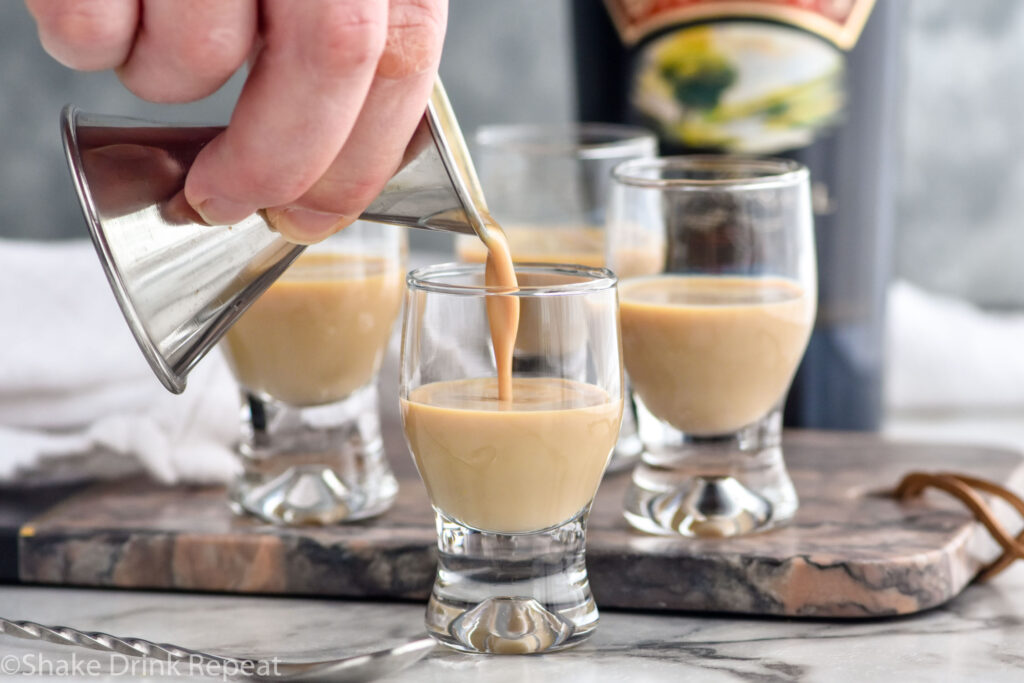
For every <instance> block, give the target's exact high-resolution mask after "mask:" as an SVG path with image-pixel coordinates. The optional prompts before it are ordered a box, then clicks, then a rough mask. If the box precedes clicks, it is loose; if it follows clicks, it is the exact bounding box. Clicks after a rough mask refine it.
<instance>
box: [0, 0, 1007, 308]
mask: <svg viewBox="0 0 1024 683" xmlns="http://www.w3.org/2000/svg"><path fill="white" fill-rule="evenodd" d="M595 1H597V0H595ZM450 2H451V19H450V23H449V29H448V38H447V42H446V46H445V53H444V61H443V64H442V74H443V76H444V79H445V84H446V86H447V87H448V90H449V94H450V95H451V98H452V100H453V103H454V105H455V108H456V111H457V112H458V114H459V118H460V121H461V122H462V124H463V127H464V128H466V129H467V130H471V129H473V128H474V127H476V126H478V125H480V124H483V123H492V122H512V121H516V122H533V121H560V120H568V119H571V118H572V117H573V101H574V96H573V91H572V85H571V84H572V78H571V75H572V71H571V62H570V60H571V54H570V51H571V45H570V43H569V41H568V37H569V31H570V30H571V27H570V24H569V21H568V10H567V4H566V3H564V2H562V1H561V0H511V1H508V2H479V0H450ZM879 2H907V3H908V4H909V13H908V15H909V16H908V22H907V26H906V34H905V48H906V60H907V68H906V69H905V71H906V83H905V87H904V98H903V102H902V117H903V121H902V128H903V131H904V134H903V136H902V138H901V145H902V146H901V149H900V158H901V162H900V168H899V173H898V175H897V177H898V178H899V188H898V196H899V207H898V210H899V213H898V220H897V231H896V275H897V276H898V277H902V278H906V279H909V280H911V281H912V282H915V283H917V284H919V285H921V286H923V287H926V288H928V289H931V290H933V291H936V292H941V293H945V294H954V295H958V296H963V297H965V298H968V299H970V300H972V301H974V302H977V303H979V304H981V305H983V306H986V307H991V308H1015V309H1021V308H1024V226H1022V225H1021V223H1022V218H1021V217H1022V216H1024V124H1022V121H1024V2H1006V1H1005V0H972V1H971V2H963V0H879ZM0 70H2V74H3V77H2V89H3V95H2V97H0V121H2V123H3V125H2V126H0V154H2V159H3V163H2V164H0V236H4V237H17V238H30V239H63V238H75V237H79V238H80V237H84V236H85V234H86V232H85V226H84V224H83V222H82V218H81V215H80V213H79V209H78V206H77V204H76V201H75V199H74V196H73V193H72V190H71V186H70V184H69V181H68V179H67V171H66V168H65V164H64V160H63V157H62V153H61V150H60V143H59V139H58V135H57V117H58V112H59V111H60V108H61V106H62V105H63V104H64V103H66V102H74V103H75V104H77V105H79V106H80V107H82V108H83V109H86V110H89V111H98V112H105V113H119V114H125V115H131V116H141V117H149V118H154V119H159V120H167V121H193V122H211V121H212V122H222V121H225V120H226V119H227V116H228V114H229V112H230V108H231V104H232V102H233V101H234V98H235V96H236V95H237V92H238V89H239V87H240V85H241V79H240V78H239V77H236V78H235V79H233V80H232V81H231V82H230V83H229V84H228V85H226V86H225V87H224V88H223V89H222V90H221V91H220V92H218V93H217V94H216V95H214V96H212V97H210V98H208V99H207V100H204V101H202V102H198V103H195V104H190V105H173V106H169V105H159V106H158V105H152V104H148V103H145V102H142V101H140V100H138V99H137V98H135V97H134V96H132V95H131V94H129V93H128V92H127V91H125V90H124V89H123V88H121V86H120V85H119V84H118V82H117V80H116V78H114V76H113V75H112V74H110V73H101V74H82V73H75V72H72V71H70V70H67V69H65V68H63V67H61V66H60V65H58V64H57V63H55V62H54V61H52V60H51V59H50V58H49V57H48V56H47V55H46V54H45V53H44V52H43V50H42V48H41V47H40V46H39V44H38V41H37V39H36V35H35V28H34V24H33V22H32V20H31V18H30V17H29V15H28V13H27V11H26V10H25V8H24V6H23V5H22V3H21V2H17V1H14V0H8V1H7V2H3V3H0ZM447 242H448V240H447V237H446V236H442V235H431V234H428V233H417V235H416V243H417V244H419V245H424V246H431V247H434V248H446V246H447Z"/></svg>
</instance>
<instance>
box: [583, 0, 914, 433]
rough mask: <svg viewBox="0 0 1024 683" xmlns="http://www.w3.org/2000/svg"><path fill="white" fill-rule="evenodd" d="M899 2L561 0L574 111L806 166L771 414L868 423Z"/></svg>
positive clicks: (665, 142) (889, 191) (691, 148)
mask: <svg viewBox="0 0 1024 683" xmlns="http://www.w3.org/2000/svg"><path fill="white" fill-rule="evenodd" d="M903 13H904V3H902V2H898V1H896V2H894V1H893V0H880V1H879V2H878V3H877V4H876V3H875V2H874V0H788V1H787V0H743V1H742V2H737V1H736V0H659V1H658V2H653V1H648V0H642V1H641V0H606V2H600V0H573V20H574V42H575V56H576V80H577V98H578V104H579V112H578V113H579V117H580V119H581V120H584V121H624V122H630V123H638V124H642V125H646V126H648V127H650V128H651V129H652V130H654V131H656V132H657V133H658V137H659V140H660V145H661V152H662V154H684V153H688V152H709V151H711V152H732V153H746V154H763V155H771V156H782V157H789V158H792V159H796V160H797V161H800V162H802V163H804V164H806V165H807V166H808V167H809V168H810V170H811V180H812V194H813V200H814V211H815V231H816V236H817V243H818V244H817V246H818V273H819V275H818V277H819V305H818V318H817V324H816V326H815V330H814V334H813V335H812V338H811V342H810V345H809V347H808V349H807V354H806V356H805V357H804V361H803V364H802V365H801V367H800V370H799V371H798V373H797V377H796V379H795V380H794V382H793V387H792V388H791V390H790V393H789V400H788V402H787V404H786V423H787V424H789V425H792V426H799V427H813V428H823V429H858V430H871V429H877V428H878V426H879V423H880V420H881V413H882V376H883V364H884V317H885V290H886V286H887V284H888V281H889V275H890V263H891V244H892V240H891V233H892V224H893V211H894V196H893V182H894V164H893V162H894V151H895V149H894V147H895V144H894V143H895V135H896V100H897V97H896V93H897V87H898V82H899V78H900V76H901V69H900V66H901V56H902V50H901V45H902V43H901V36H900V32H899V27H900V26H901V24H902V19H903Z"/></svg>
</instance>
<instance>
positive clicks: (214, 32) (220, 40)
mask: <svg viewBox="0 0 1024 683" xmlns="http://www.w3.org/2000/svg"><path fill="white" fill-rule="evenodd" d="M248 52H249V41H248V40H246V39H245V38H244V37H243V36H241V35H240V34H239V32H238V31H235V30H233V29H231V28H227V27H210V28H208V29H207V30H203V31H199V32H194V33H192V34H190V35H189V36H187V37H186V38H185V40H184V41H183V42H182V44H181V46H180V47H179V48H178V49H177V61H178V67H179V69H180V70H181V71H182V72H183V73H188V74H195V75H198V76H205V77H211V78H215V79H218V80H219V79H223V78H226V77H228V76H230V75H231V74H232V73H234V71H235V70H236V69H238V67H240V66H241V65H242V62H244V61H245V58H246V56H247V55H248Z"/></svg>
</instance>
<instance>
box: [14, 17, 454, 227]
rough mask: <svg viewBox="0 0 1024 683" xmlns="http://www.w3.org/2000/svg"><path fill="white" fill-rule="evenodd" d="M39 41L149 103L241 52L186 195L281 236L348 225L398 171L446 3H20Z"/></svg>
mask: <svg viewBox="0 0 1024 683" xmlns="http://www.w3.org/2000/svg"><path fill="white" fill-rule="evenodd" d="M26 3H27V5H28V8H29V11H30V12H31V13H32V15H33V16H34V17H35V19H36V23H37V24H38V28H39V36H40V39H41V41H42V44H43V47H44V48H46V50H47V52H49V53H50V54H51V55H52V56H53V57H54V58H56V59H57V60H58V61H60V62H61V63H63V64H65V65H67V66H70V67H72V68H75V69H81V70H101V69H109V68H113V69H116V71H117V74H118V76H119V78H120V79H121V82H122V83H124V84H125V86H126V87H127V88H128V89H129V90H131V91H132V92H133V93H135V94H136V95H138V96H139V97H142V98H143V99H147V100H151V101H154V102H186V101H190V100H195V99H199V98H202V97H205V96H207V95H209V94H210V93H212V92H214V91H215V90H217V89H218V88H219V87H220V86H221V85H223V84H224V82H225V81H227V80H228V78H230V77H231V75H232V74H233V73H234V72H235V71H236V70H238V69H239V68H240V67H241V66H242V64H243V63H244V62H245V61H246V59H249V60H250V64H251V67H252V68H251V70H250V72H249V75H248V78H247V79H246V82H245V86H244V88H243V89H242V94H241V95H240V96H239V98H238V102H237V103H236V105H235V109H234V112H233V113H232V115H231V121H230V123H229V125H228V127H227V129H226V130H225V131H224V132H223V133H222V134H220V135H219V136H217V138H215V139H214V140H213V141H212V142H210V144H209V145H207V146H206V147H205V148H204V149H203V151H202V152H201V153H200V154H199V156H198V158H197V159H196V162H195V164H194V165H193V167H192V169H191V171H190V172H189V174H188V178H187V180H186V183H185V196H186V198H187V199H188V202H189V203H190V204H191V205H192V206H193V207H194V208H195V209H196V210H197V211H198V212H199V213H200V215H202V216H203V218H204V219H205V220H206V221H207V222H208V223H211V224H230V223H236V222H238V221H240V220H241V219H243V218H244V217H246V216H248V215H249V214H251V213H253V212H254V211H255V210H257V209H259V208H266V207H272V208H269V210H268V214H269V215H270V217H271V220H272V221H273V222H274V224H275V225H276V226H277V228H278V229H279V230H280V231H281V233H282V234H283V235H284V236H285V237H286V238H288V239H290V240H292V241H294V242H301V243H309V242H315V241H317V240H320V239H323V238H325V237H327V236H328V235H330V234H332V233H334V232H336V231H337V230H339V229H341V228H343V227H344V226H345V225H348V224H349V223H350V222H352V220H354V219H355V218H356V217H358V215H359V214H360V213H361V212H362V211H363V209H365V208H366V206H368V205H369V204H370V202H371V201H372V200H373V199H374V198H375V197H376V196H377V194H379V192H380V190H381V189H382V188H383V187H384V185H385V184H386V183H387V181H388V180H389V179H390V178H391V176H392V175H393V174H394V173H395V171H396V170H397V169H398V167H399V164H400V163H401V160H402V153H403V151H404V150H405V147H406V144H407V143H408V141H409V139H410V138H411V137H412V134H413V132H414V130H415V129H416V126H417V124H418V122H419V120H420V118H421V117H422V115H423V111H424V109H425V108H426V102H427V98H428V97H429V95H430V90H431V87H432V84H433V81H434V77H435V75H436V73H437V67H438V63H439V61H440V56H441V45H442V42H443V39H444V28H445V23H446V19H447V0H263V1H262V2H261V1H260V0H26Z"/></svg>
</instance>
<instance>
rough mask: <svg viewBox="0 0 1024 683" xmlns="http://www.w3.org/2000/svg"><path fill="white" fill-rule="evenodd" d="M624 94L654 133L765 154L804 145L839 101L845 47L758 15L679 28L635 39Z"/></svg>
mask: <svg viewBox="0 0 1024 683" xmlns="http://www.w3.org/2000/svg"><path fill="white" fill-rule="evenodd" d="M637 68H638V71H637V74H636V79H635V81H634V84H633V92H632V93H631V98H632V102H633V106H634V107H635V108H636V110H637V111H639V112H640V113H641V114H642V115H643V116H644V117H646V118H647V119H648V121H649V123H650V124H651V125H653V126H654V127H655V128H657V129H659V131H660V133H661V135H662V136H663V137H664V138H666V139H668V140H671V141H675V142H678V143H682V144H684V145H686V146H688V147H695V148H705V149H720V150H725V151H730V152H746V153H752V154H771V153H775V152H781V151H785V150H790V149H797V148H800V147H805V146H807V145H809V144H810V143H811V142H813V141H814V139H815V137H816V136H817V135H818V134H819V133H821V132H822V131H823V130H825V129H827V128H828V127H830V126H831V125H833V124H834V123H836V122H837V121H838V120H839V118H840V116H841V115H842V111H843V104H844V90H843V79H844V61H843V55H842V53H841V52H840V51H839V50H838V49H837V48H835V47H834V46H832V45H830V44H829V43H827V42H825V41H824V40H821V39H820V38H817V37H815V36H812V35H809V34H806V33H803V32H801V31H799V30H797V29H794V28H790V27H788V26H781V25H776V24H768V23H763V22H744V21H736V22H725V23H717V24H704V25H698V26H691V27H687V28H683V29H679V30H676V31H673V32H671V33H668V34H666V35H664V36H661V37H660V38H657V39H655V40H653V41H651V42H650V43H648V44H647V45H646V46H644V47H643V48H641V54H640V59H639V62H638V67H637Z"/></svg>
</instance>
